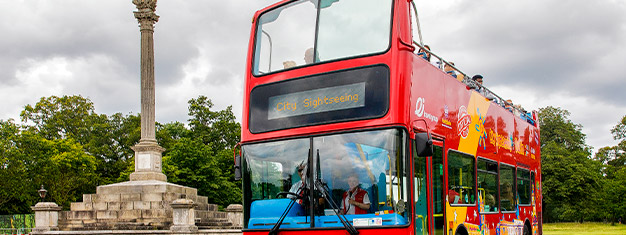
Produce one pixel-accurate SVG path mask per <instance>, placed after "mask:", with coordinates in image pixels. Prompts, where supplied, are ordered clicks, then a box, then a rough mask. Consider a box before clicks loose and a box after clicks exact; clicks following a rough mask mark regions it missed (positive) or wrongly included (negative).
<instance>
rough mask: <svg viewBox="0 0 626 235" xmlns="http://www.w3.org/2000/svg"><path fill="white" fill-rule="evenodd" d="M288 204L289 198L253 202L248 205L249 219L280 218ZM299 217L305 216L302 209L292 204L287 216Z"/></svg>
mask: <svg viewBox="0 0 626 235" xmlns="http://www.w3.org/2000/svg"><path fill="white" fill-rule="evenodd" d="M289 202H291V199H289V198H280V199H267V200H256V201H253V202H252V204H251V205H250V218H263V217H280V215H282V214H283V212H284V211H285V209H287V206H289ZM299 215H305V212H304V208H302V206H301V205H300V204H298V203H294V204H293V207H291V210H289V213H288V214H287V216H299Z"/></svg>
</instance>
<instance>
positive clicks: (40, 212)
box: [31, 202, 62, 232]
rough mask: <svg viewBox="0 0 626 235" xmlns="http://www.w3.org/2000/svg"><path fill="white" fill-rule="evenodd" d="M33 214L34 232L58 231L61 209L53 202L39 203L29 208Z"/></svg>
mask: <svg viewBox="0 0 626 235" xmlns="http://www.w3.org/2000/svg"><path fill="white" fill-rule="evenodd" d="M31 209H32V210H33V211H34V212H35V229H33V231H34V232H46V231H51V230H52V231H53V230H59V227H58V226H59V211H61V209H62V208H61V207H60V206H59V205H57V204H56V203H54V202H40V203H37V204H36V205H35V206H33V207H31Z"/></svg>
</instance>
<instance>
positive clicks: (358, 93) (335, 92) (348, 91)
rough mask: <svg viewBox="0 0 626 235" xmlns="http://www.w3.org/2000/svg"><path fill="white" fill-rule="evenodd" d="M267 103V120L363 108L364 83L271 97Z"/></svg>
mask: <svg viewBox="0 0 626 235" xmlns="http://www.w3.org/2000/svg"><path fill="white" fill-rule="evenodd" d="M268 103H269V107H268V109H267V110H268V112H267V119H268V120H271V119H276V118H284V117H291V116H297V115H303V114H312V113H320V112H328V111H335V110H342V109H351V108H357V107H363V106H365V82H361V83H357V84H352V85H344V86H336V87H328V88H322V89H315V90H310V91H302V92H296V93H291V94H285V95H279V96H272V97H270V98H269V102H268Z"/></svg>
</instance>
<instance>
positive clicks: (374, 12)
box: [235, 0, 541, 234]
mask: <svg viewBox="0 0 626 235" xmlns="http://www.w3.org/2000/svg"><path fill="white" fill-rule="evenodd" d="M419 37H420V33H419V21H418V19H417V9H415V3H414V2H413V1H412V0H286V1H281V2H278V3H276V4H273V5H271V6H269V7H267V8H265V9H262V10H260V11H258V12H257V13H256V14H255V16H254V18H253V21H252V32H251V36H250V44H249V48H248V61H247V67H246V77H245V86H244V89H245V91H244V94H245V97H244V111H243V118H242V119H243V120H242V133H241V155H240V156H236V157H235V169H236V175H237V176H238V177H241V179H242V185H243V207H244V228H243V233H244V234H278V233H280V234H383V233H384V234H541V216H540V215H541V183H540V182H541V179H540V178H541V177H540V176H541V165H540V162H541V160H540V149H539V148H540V145H539V141H540V140H539V127H538V126H537V123H536V112H534V113H532V114H530V113H526V112H525V111H523V110H521V109H519V108H510V107H507V106H509V105H510V104H508V103H506V102H505V101H504V100H503V99H502V98H500V96H497V95H496V94H494V93H493V92H490V91H489V90H488V89H487V88H485V87H483V86H482V85H480V84H478V83H476V82H474V81H473V80H471V79H470V78H469V76H467V75H466V74H465V73H462V72H460V70H458V69H457V68H455V67H454V66H450V68H452V69H453V70H455V72H447V71H444V69H443V68H441V67H443V66H441V65H446V64H448V62H447V61H446V60H444V59H443V58H441V57H439V56H437V55H436V54H434V53H433V52H432V51H429V50H428V48H425V47H424V45H423V44H422V43H421V39H419ZM446 70H450V69H446Z"/></svg>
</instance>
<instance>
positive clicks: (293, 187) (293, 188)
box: [287, 163, 306, 204]
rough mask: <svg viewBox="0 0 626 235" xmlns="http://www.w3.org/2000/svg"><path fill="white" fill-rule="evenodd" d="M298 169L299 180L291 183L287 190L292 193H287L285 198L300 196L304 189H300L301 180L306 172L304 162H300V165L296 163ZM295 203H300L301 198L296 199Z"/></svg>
mask: <svg viewBox="0 0 626 235" xmlns="http://www.w3.org/2000/svg"><path fill="white" fill-rule="evenodd" d="M297 170H298V175H299V176H300V180H299V181H298V182H296V183H294V184H293V185H291V188H290V189H289V192H290V193H292V194H289V195H287V198H297V196H296V195H300V196H302V195H303V193H304V191H303V190H304V189H301V188H302V187H303V186H302V181H303V180H304V176H305V174H306V172H305V171H306V163H301V164H300V165H298V167H297ZM296 202H297V203H299V204H302V200H301V199H298V200H296Z"/></svg>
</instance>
